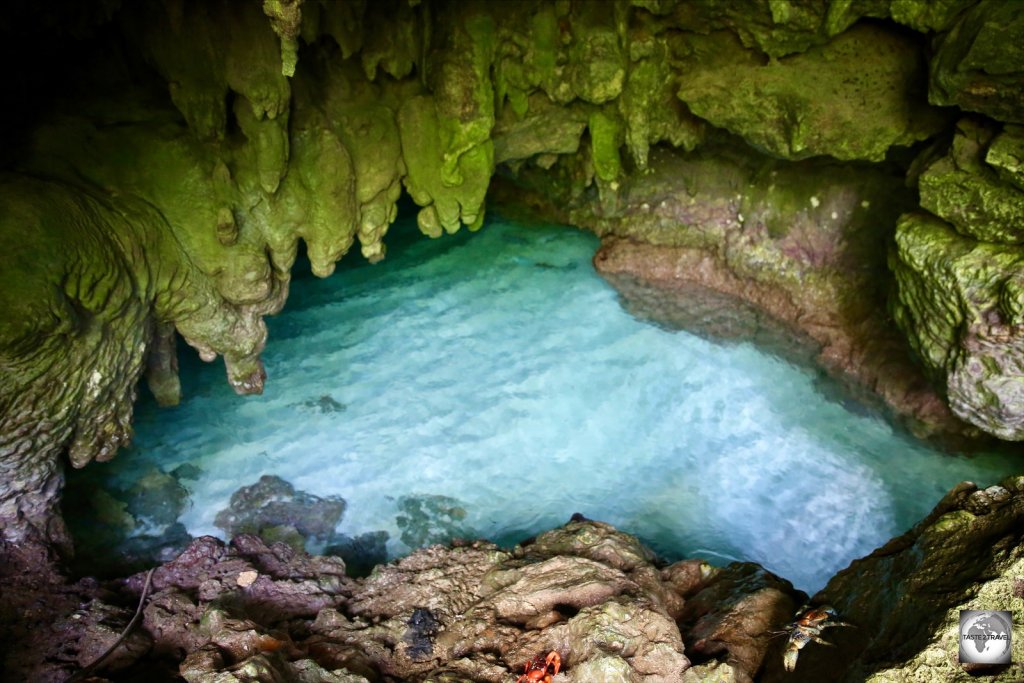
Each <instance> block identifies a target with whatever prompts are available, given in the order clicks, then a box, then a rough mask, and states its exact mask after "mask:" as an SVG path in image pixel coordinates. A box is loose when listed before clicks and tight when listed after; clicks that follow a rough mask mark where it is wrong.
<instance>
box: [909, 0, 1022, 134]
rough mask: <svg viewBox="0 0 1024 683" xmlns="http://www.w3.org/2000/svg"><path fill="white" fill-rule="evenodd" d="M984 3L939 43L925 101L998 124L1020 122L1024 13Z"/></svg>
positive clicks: (1013, 5)
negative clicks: (996, 121) (948, 106)
mask: <svg viewBox="0 0 1024 683" xmlns="http://www.w3.org/2000/svg"><path fill="white" fill-rule="evenodd" d="M1022 9H1024V8H1021V6H1020V4H1019V3H1017V2H1000V1H999V0H985V1H983V2H979V3H978V4H977V6H975V7H974V8H972V9H970V10H968V11H967V12H966V13H965V14H964V15H963V16H962V17H961V18H960V20H959V21H958V22H957V23H956V25H955V26H953V28H952V29H951V30H950V31H949V32H948V33H947V34H945V35H944V36H942V37H941V38H940V39H939V42H938V44H937V48H936V53H935V57H934V58H933V60H932V63H931V79H930V83H929V89H928V97H929V99H930V100H931V102H933V103H934V104H940V105H956V106H958V107H961V108H962V109H966V110H968V111H976V112H980V113H982V114H986V115H988V116H991V117H992V118H995V119H998V120H1000V121H1010V122H1013V123H1024V11H1022Z"/></svg>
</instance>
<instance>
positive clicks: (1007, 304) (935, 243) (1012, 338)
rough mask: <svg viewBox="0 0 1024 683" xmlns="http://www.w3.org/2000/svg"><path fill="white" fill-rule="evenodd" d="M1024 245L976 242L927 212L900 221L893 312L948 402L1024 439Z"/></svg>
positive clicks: (994, 430) (999, 432)
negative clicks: (1022, 271) (943, 387)
mask: <svg viewBox="0 0 1024 683" xmlns="http://www.w3.org/2000/svg"><path fill="white" fill-rule="evenodd" d="M1022 259H1024V250H1022V249H1021V248H1019V247H1009V246H1000V245H994V244H990V243H986V242H976V241H974V240H973V239H970V238H967V237H963V236H961V235H959V234H958V233H957V232H956V231H954V230H953V229H952V228H951V227H950V226H949V225H948V224H947V223H945V222H943V221H942V220H940V219H938V218H935V217H934V216H930V215H927V214H923V213H915V214H907V215H904V216H902V217H901V218H900V221H899V224H898V225H897V228H896V243H895V248H894V249H893V251H892V254H891V255H890V266H891V268H892V270H893V273H894V275H895V277H896V291H895V293H894V297H893V301H892V310H893V317H894V319H895V320H896V323H897V324H898V325H899V326H900V328H901V329H902V330H903V331H904V333H905V334H906V336H907V339H908V340H909V341H910V344H911V347H912V348H913V349H914V351H915V352H916V354H917V356H918V357H919V358H920V359H921V360H922V362H923V363H924V366H925V368H926V369H927V370H928V371H929V372H930V374H931V375H932V377H933V379H934V381H935V382H936V383H938V384H940V385H944V386H945V388H946V391H947V393H948V400H949V405H950V407H951V408H952V409H953V411H954V412H955V413H956V414H957V415H959V416H960V417H961V418H962V419H964V420H966V421H967V422H970V423H972V424H975V425H977V426H978V427H980V428H982V429H984V430H985V431H986V432H988V433H990V434H995V435H996V436H999V437H1000V438H1003V439H1010V440H1021V439H1024V298H1022V297H1024V283H1022V282H1021V278H1020V272H1021V267H1022V263H1024V260H1022Z"/></svg>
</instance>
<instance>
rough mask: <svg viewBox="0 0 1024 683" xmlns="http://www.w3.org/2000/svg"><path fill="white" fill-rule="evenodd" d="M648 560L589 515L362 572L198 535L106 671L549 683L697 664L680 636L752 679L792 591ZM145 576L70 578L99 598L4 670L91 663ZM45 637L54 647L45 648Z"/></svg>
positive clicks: (749, 572)
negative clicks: (535, 679)
mask: <svg viewBox="0 0 1024 683" xmlns="http://www.w3.org/2000/svg"><path fill="white" fill-rule="evenodd" d="M654 560H655V558H654V556H653V555H652V553H651V552H650V551H649V550H648V549H647V548H645V547H644V546H643V545H642V544H640V543H639V542H638V541H637V540H636V539H635V538H633V537H632V536H629V535H627V534H624V533H622V532H619V531H616V530H615V529H613V528H612V527H610V526H609V525H607V524H602V523H600V522H592V521H588V520H584V519H582V518H576V519H575V520H574V521H572V522H570V523H568V524H567V525H565V526H564V527H561V528H558V529H554V530H552V531H549V532H546V533H544V534H541V535H540V536H538V537H537V538H536V539H534V540H532V541H530V542H529V543H527V544H526V545H523V546H517V547H516V548H513V549H511V550H502V549H500V548H498V547H497V546H494V545H492V544H489V543H485V542H475V543H469V544H464V545H459V546H453V547H443V546H432V547H429V548H425V549H422V550H418V551H416V552H414V553H413V554H412V555H409V556H408V557H406V558H403V559H401V560H399V561H397V562H394V563H391V564H388V565H381V566H379V567H377V568H376V569H375V571H374V572H373V573H372V574H371V575H370V576H368V577H366V578H365V579H351V578H349V577H347V576H346V575H345V565H344V563H343V562H342V561H341V560H340V559H338V558H331V557H310V556H308V555H306V554H305V553H302V552H297V551H295V550H294V549H292V548H290V547H289V546H287V545H286V544H283V543H276V544H270V545H268V544H266V543H264V542H263V541H261V540H260V539H258V538H257V537H255V536H248V535H242V536H237V537H235V539H234V540H233V541H232V542H231V544H230V545H225V544H224V543H222V542H220V541H218V540H216V539H213V538H209V537H204V538H200V539H196V540H195V541H194V542H193V543H192V544H191V545H190V546H189V547H188V548H187V549H186V550H185V552H183V553H182V554H181V555H180V556H179V557H177V558H175V559H174V560H172V561H170V562H168V563H166V564H164V565H162V566H160V567H158V568H156V569H155V570H154V571H153V573H152V577H151V588H150V591H149V594H148V595H147V597H146V599H145V607H144V610H143V619H142V622H141V623H140V625H139V628H138V629H137V630H135V631H133V632H132V634H131V641H130V643H129V644H128V645H127V646H123V647H122V648H121V649H120V650H119V651H118V654H117V656H116V657H115V658H113V659H112V660H111V661H110V663H109V664H108V665H106V666H107V667H108V668H106V669H101V672H105V673H109V672H112V671H115V670H122V671H124V672H125V673H129V674H130V673H131V672H138V671H144V670H149V671H157V670H164V671H172V670H177V671H178V672H179V673H180V675H181V676H183V677H184V678H185V679H186V680H188V681H190V682H203V683H206V682H213V681H217V682H218V683H223V682H224V681H261V682H268V683H269V682H276V681H294V680H300V681H307V680H308V681H316V682H331V683H333V682H334V681H345V682H347V683H348V682H355V681H371V682H375V681H398V680H401V681H478V682H481V683H483V682H488V683H499V682H501V683H505V682H507V681H509V680H511V679H512V678H513V677H514V676H518V675H519V674H521V673H522V671H523V669H524V667H525V665H526V663H527V662H528V661H529V660H531V659H533V658H534V657H536V656H538V655H540V656H541V657H543V656H545V655H546V654H547V653H548V652H551V651H555V652H558V653H559V654H560V656H561V663H562V673H561V674H560V675H559V677H558V678H557V679H556V680H559V681H576V682H578V683H593V682H594V681H622V680H629V681H637V682H644V681H647V682H650V683H655V682H663V683H670V682H674V681H679V680H681V677H682V676H683V675H684V672H686V671H687V670H688V669H690V666H691V662H690V659H689V658H688V656H687V654H686V652H685V651H684V640H685V641H686V642H687V643H689V645H687V646H685V647H687V648H690V647H692V648H693V650H694V652H695V655H696V656H698V657H699V659H700V661H701V662H702V663H703V664H702V666H704V667H705V668H708V667H712V668H713V667H724V668H728V669H729V670H730V671H732V672H734V675H735V677H736V678H735V680H753V677H754V676H755V675H756V673H757V671H758V670H759V669H760V668H761V666H762V665H763V660H764V657H765V652H766V651H767V649H768V647H769V644H770V643H771V642H772V638H773V635H772V634H773V629H776V628H780V627H781V626H782V625H783V624H784V623H785V621H786V620H788V619H789V618H790V616H791V613H792V610H793V605H795V604H797V602H799V601H800V600H801V599H802V598H803V595H802V594H800V593H797V592H794V591H793V589H792V586H791V585H789V583H788V582H786V581H784V580H782V579H779V578H777V577H774V576H772V575H770V574H768V573H767V572H765V571H764V570H763V569H760V568H759V567H756V566H755V565H744V564H737V565H730V566H729V567H726V568H724V569H722V570H718V569H715V568H713V567H711V566H710V565H708V564H706V563H704V562H701V561H699V560H688V561H683V562H677V563H675V564H672V565H668V566H659V565H657V564H655V561H654ZM145 580H146V575H145V574H143V573H140V574H137V575H134V576H132V577H130V578H129V579H127V580H123V581H117V582H113V583H111V584H109V585H108V586H107V587H106V588H102V589H101V588H100V587H99V586H98V585H96V584H95V583H92V584H81V585H80V586H79V587H78V588H77V590H78V591H79V592H82V591H85V589H88V591H86V592H90V591H91V594H92V595H93V596H95V597H94V598H93V599H92V601H91V602H88V603H84V602H83V603H82V604H81V605H80V606H79V608H78V611H77V612H74V614H72V613H71V612H72V610H73V607H72V605H71V604H70V602H69V600H68V598H64V599H63V601H62V602H61V603H60V605H54V606H53V609H54V611H55V612H60V610H61V609H63V610H66V611H65V612H62V613H61V618H60V619H59V620H58V625H60V624H65V625H66V626H61V627H60V628H59V629H58V630H57V631H56V632H53V631H48V632H45V633H43V632H41V633H39V634H37V640H38V643H37V649H34V650H26V651H21V652H17V653H11V654H10V655H9V661H8V663H7V665H8V667H9V670H11V671H19V672H24V673H25V675H28V676H29V677H30V678H31V680H35V681H40V682H41V683H42V682H45V681H63V680H64V677H66V676H67V674H68V673H69V672H71V671H74V670H76V669H78V668H82V667H84V666H86V665H87V664H88V663H90V662H91V661H92V659H94V658H95V656H96V655H97V654H98V653H99V652H102V650H103V649H104V648H105V647H106V646H108V645H109V644H110V643H111V642H112V641H113V639H115V638H116V637H117V636H118V635H119V633H120V631H121V630H122V629H123V627H124V625H125V624H126V623H127V621H128V619H129V618H130V616H131V612H132V610H131V608H129V607H128V605H132V604H134V603H135V602H137V601H138V598H139V596H140V593H141V591H142V589H143V586H144V585H145ZM73 595H75V593H74V592H73V591H72V592H69V593H68V597H71V596H73ZM100 596H102V597H103V600H102V601H101V600H100V599H98V598H99V597H100ZM112 605H118V606H117V607H114V606H112ZM76 615H77V616H76ZM72 625H74V628H71V626H72ZM680 626H682V630H680ZM55 633H56V634H63V635H61V636H59V638H60V643H59V645H58V644H57V643H56V640H57V638H58V636H55ZM54 647H59V649H60V651H61V655H60V656H59V657H54V656H53V655H51V656H50V657H49V658H47V659H45V661H42V660H40V659H39V658H38V655H39V654H40V653H47V652H51V651H52V648H54ZM691 678H692V676H691V677H690V678H686V679H685V680H690V679H691Z"/></svg>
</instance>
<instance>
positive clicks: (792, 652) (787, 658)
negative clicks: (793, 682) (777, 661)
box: [782, 648, 800, 671]
mask: <svg viewBox="0 0 1024 683" xmlns="http://www.w3.org/2000/svg"><path fill="white" fill-rule="evenodd" d="M799 656H800V650H798V649H796V648H787V649H786V654H784V655H783V656H782V665H783V666H784V667H785V668H786V671H793V670H794V669H796V658H797V657H799Z"/></svg>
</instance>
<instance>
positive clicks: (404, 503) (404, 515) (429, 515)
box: [395, 494, 476, 548]
mask: <svg viewBox="0 0 1024 683" xmlns="http://www.w3.org/2000/svg"><path fill="white" fill-rule="evenodd" d="M398 509H399V514H398V515H397V516H396V517H395V522H396V523H397V524H398V528H399V529H401V530H402V533H401V539H402V543H405V544H406V545H407V546H409V547H410V548H422V547H423V546H425V545H429V544H431V543H448V542H449V541H452V540H454V539H457V538H473V537H474V536H475V535H476V534H475V532H473V530H472V529H470V528H468V527H467V526H466V525H465V524H464V523H463V520H464V519H466V509H465V508H464V507H463V506H462V502H461V501H459V500H457V499H455V498H452V497H450V496H441V495H436V494H422V495H408V496H402V497H401V498H399V499H398Z"/></svg>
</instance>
